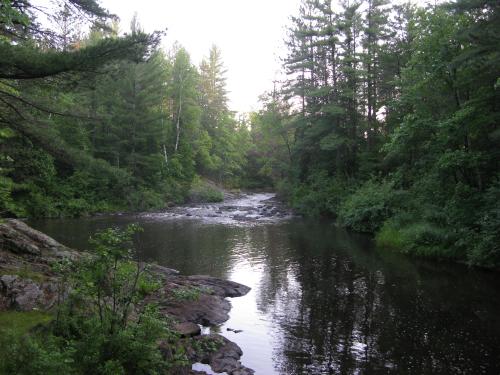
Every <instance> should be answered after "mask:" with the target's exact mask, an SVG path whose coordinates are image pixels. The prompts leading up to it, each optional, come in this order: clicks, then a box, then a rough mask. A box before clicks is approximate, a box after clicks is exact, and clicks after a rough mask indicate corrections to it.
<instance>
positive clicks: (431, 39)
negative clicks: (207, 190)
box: [249, 0, 500, 267]
mask: <svg viewBox="0 0 500 375" xmlns="http://www.w3.org/2000/svg"><path fill="white" fill-rule="evenodd" d="M287 46H288V51H289V53H288V57H287V58H286V60H285V63H284V66H285V69H286V72H287V73H288V77H289V78H288V79H287V80H286V81H285V82H283V83H282V85H281V87H280V88H279V90H276V89H275V90H274V92H273V93H272V94H270V95H268V96H267V97H265V98H264V107H263V109H262V110H261V111H260V112H258V113H255V114H254V115H253V117H252V123H251V125H252V132H251V135H252V139H253V141H254V144H255V146H253V147H254V149H253V150H258V151H254V152H253V153H252V152H251V153H250V154H249V165H250V166H252V168H251V169H250V172H251V173H253V174H254V175H255V176H256V178H260V179H265V178H267V179H271V180H272V181H274V183H275V184H276V185H277V186H278V187H279V189H280V191H281V193H282V194H283V195H284V196H285V197H287V199H288V200H289V201H290V202H291V203H292V204H293V205H294V206H295V207H296V208H297V209H298V210H299V211H301V212H303V213H304V214H307V215H329V216H333V217H336V218H337V221H338V222H339V224H341V225H343V226H346V227H348V228H351V229H354V230H357V231H362V232H371V233H373V232H375V233H377V240H378V243H379V244H380V245H381V246H386V247H393V248H396V249H399V250H403V251H405V252H407V253H409V254H419V255H429V256H433V257H443V258H452V259H456V260H459V261H465V262H468V263H470V264H476V265H482V266H488V267H498V266H499V265H500V248H499V244H500V241H499V240H500V237H499V234H500V189H499V179H500V174H499V171H500V170H499V160H500V147H499V146H500V128H499V123H500V84H499V82H500V81H499V79H500V5H499V3H498V2H496V1H489V0H458V1H457V2H453V3H446V4H441V5H434V6H427V7H416V6H414V5H410V4H404V5H392V4H390V3H389V2H388V1H385V0H358V1H341V2H340V8H339V7H338V6H335V7H334V6H332V2H331V1H330V0H304V1H303V2H302V4H301V6H300V11H299V14H298V15H297V16H296V17H294V18H293V19H292V26H291V27H290V29H289V38H288V41H287Z"/></svg>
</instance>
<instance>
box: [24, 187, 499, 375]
mask: <svg viewBox="0 0 500 375" xmlns="http://www.w3.org/2000/svg"><path fill="white" fill-rule="evenodd" d="M264 198H268V197H263V196H262V197H261V196H253V197H249V198H247V199H246V200H245V201H244V202H241V204H242V205H244V206H246V207H248V205H258V204H261V202H260V200H261V199H264ZM237 203H238V202H237ZM200 209H203V210H205V211H207V212H215V211H217V212H220V208H218V207H203V208H200V207H193V208H190V209H186V212H185V213H189V212H195V211H196V210H200ZM205 211H204V212H205ZM189 215H190V216H189V217H186V216H185V215H184V214H182V213H181V212H178V213H177V214H176V215H171V214H155V215H136V216H114V217H98V218H91V219H72V220H67V219H66V220H46V221H41V222H32V223H31V224H33V225H34V226H35V227H36V228H38V229H40V230H42V231H45V232H46V233H48V234H50V235H52V236H54V237H55V238H57V239H58V240H60V241H61V242H63V243H65V244H67V245H69V246H72V247H76V248H80V249H84V248H86V246H87V237H88V236H89V234H91V233H93V232H94V231H95V230H97V229H99V228H105V227H109V226H122V225H126V224H127V223H130V222H139V223H140V224H141V225H142V226H143V227H144V232H143V233H141V234H140V235H139V236H138V238H137V247H138V250H139V254H140V257H141V258H143V259H146V260H154V261H156V262H158V263H159V264H162V265H165V266H169V267H172V268H176V269H178V270H180V271H181V272H182V273H185V274H211V275H214V276H219V277H223V278H229V279H231V280H234V281H238V282H241V283H243V284H246V285H248V286H250V287H252V291H251V292H250V293H249V294H248V295H247V296H245V297H241V298H235V299H232V304H233V309H232V310H231V318H230V320H229V321H228V322H226V323H225V324H224V325H223V326H221V327H216V328H214V330H219V331H220V332H221V333H222V334H223V335H225V336H226V337H228V338H229V339H231V340H233V341H235V342H236V343H238V344H239V345H240V346H241V348H242V349H243V352H244V355H243V357H242V362H243V363H244V364H245V365H246V366H248V367H250V368H253V369H255V370H256V373H257V374H264V375H268V374H500V298H499V297H500V293H499V292H500V275H498V274H495V273H488V272H481V271H478V270H469V269H467V268H465V267H462V266H458V265H449V264H442V263H434V262H423V261H417V260H413V259H409V258H406V257H402V256H397V255H395V254H390V253H387V252H380V251H376V250H375V249H374V248H373V244H372V242H371V240H370V239H369V238H368V237H364V236H357V235H353V234H348V233H346V232H344V231H342V230H339V229H336V228H335V227H334V226H332V225H331V224H330V223H322V222H308V221H304V220H300V219H288V220H285V219H276V220H273V219H272V218H271V219H265V220H260V219H258V215H257V221H255V220H254V221H238V220H232V219H231V217H229V216H228V215H226V214H224V213H222V214H220V215H219V217H215V216H214V215H206V214H205V213H204V214H203V215H198V216H196V215H193V216H191V214H189ZM249 216H252V218H254V217H255V215H249ZM227 328H232V329H239V330H243V332H241V333H238V334H235V333H233V332H231V331H227Z"/></svg>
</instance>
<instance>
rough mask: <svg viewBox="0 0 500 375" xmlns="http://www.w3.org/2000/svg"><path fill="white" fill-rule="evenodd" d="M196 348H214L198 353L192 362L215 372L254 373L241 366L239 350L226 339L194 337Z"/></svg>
mask: <svg viewBox="0 0 500 375" xmlns="http://www.w3.org/2000/svg"><path fill="white" fill-rule="evenodd" d="M195 341H198V345H196V346H197V347H201V348H215V350H213V351H201V352H200V351H198V352H196V353H194V356H193V358H192V360H195V361H199V362H202V363H206V364H209V365H210V366H211V367H212V370H213V371H215V372H225V373H227V374H229V375H237V374H238V375H252V374H254V371H253V370H251V369H249V368H247V367H245V366H243V365H242V364H241V362H240V358H241V356H242V355H243V352H242V350H241V348H240V347H239V346H238V345H236V344H235V343H234V342H232V341H229V340H228V339H227V338H225V337H223V336H221V335H217V334H210V335H203V336H198V337H195Z"/></svg>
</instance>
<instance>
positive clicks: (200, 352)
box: [0, 220, 254, 375]
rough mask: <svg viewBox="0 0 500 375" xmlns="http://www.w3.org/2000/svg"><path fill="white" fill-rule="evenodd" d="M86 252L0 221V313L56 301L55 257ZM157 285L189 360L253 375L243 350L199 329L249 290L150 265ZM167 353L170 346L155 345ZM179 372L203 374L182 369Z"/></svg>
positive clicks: (219, 319) (224, 315) (152, 298)
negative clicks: (241, 360) (243, 361)
mask: <svg viewBox="0 0 500 375" xmlns="http://www.w3.org/2000/svg"><path fill="white" fill-rule="evenodd" d="M82 256H85V253H81V252H77V251H75V250H72V249H70V248H68V247H66V246H64V245H62V244H61V243H59V242H57V241H55V240H54V239H53V238H51V237H49V236H46V235H45V234H43V233H41V232H39V231H37V230H35V229H33V228H31V227H29V226H28V225H26V224H25V223H24V222H22V221H19V220H5V221H4V222H2V223H0V311H6V310H18V311H31V310H33V309H37V310H41V311H50V309H52V308H53V307H54V306H55V304H56V303H57V298H58V297H57V296H58V293H57V288H58V279H59V275H58V274H57V273H55V272H54V271H53V269H52V267H51V264H52V263H53V262H54V261H57V260H60V259H63V258H68V259H73V260H74V259H78V258H80V257H82ZM150 270H151V272H152V273H154V274H155V275H156V276H157V278H158V279H159V280H160V281H161V287H160V288H159V289H158V290H156V291H155V292H153V293H152V294H151V295H149V296H147V298H146V301H145V302H146V303H149V302H154V303H156V304H157V305H158V306H159V309H160V311H161V312H162V313H163V314H165V315H168V316H169V318H170V319H171V320H172V321H174V324H173V329H174V330H175V331H177V332H178V333H179V335H180V336H181V337H182V340H183V341H182V344H183V345H184V347H186V348H187V355H188V358H189V360H190V361H191V362H192V363H197V362H201V363H205V364H209V365H210V366H211V368H212V370H213V371H214V372H217V373H221V372H225V373H227V374H230V375H231V374H233V375H245V374H253V373H254V372H253V371H252V370H251V369H248V368H246V367H245V366H243V365H242V364H241V362H240V357H241V355H242V351H241V349H240V348H239V347H238V346H237V345H236V344H235V343H233V342H231V341H229V340H228V339H226V338H225V337H223V336H221V335H218V334H216V333H210V334H207V335H203V334H201V327H213V326H217V325H219V324H221V323H223V322H224V321H226V320H227V319H228V318H229V315H228V314H229V311H230V309H231V304H230V302H229V301H228V300H227V299H226V298H227V297H239V296H243V295H245V294H246V293H248V291H249V290H250V288H248V287H246V286H244V285H242V284H238V283H235V282H232V281H228V280H222V279H218V278H215V277H211V276H204V275H197V276H185V275H180V274H179V273H178V272H177V271H175V270H172V269H169V268H166V267H162V266H158V265H151V267H150ZM159 345H160V348H161V349H162V353H163V354H164V355H165V356H166V357H169V356H170V355H172V353H171V351H172V348H171V347H170V346H169V345H167V344H166V343H159ZM179 371H180V372H179V374H181V373H184V374H189V373H192V374H204V372H200V371H193V370H190V369H187V368H186V369H181V370H179Z"/></svg>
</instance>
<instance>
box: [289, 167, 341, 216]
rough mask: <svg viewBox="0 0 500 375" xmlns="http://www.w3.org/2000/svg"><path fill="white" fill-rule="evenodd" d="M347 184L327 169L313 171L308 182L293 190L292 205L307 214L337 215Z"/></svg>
mask: <svg viewBox="0 0 500 375" xmlns="http://www.w3.org/2000/svg"><path fill="white" fill-rule="evenodd" d="M347 184H348V182H347V181H344V180H342V179H340V178H334V177H330V176H328V174H327V172H326V171H319V172H316V173H312V174H311V175H310V176H309V178H308V179H307V182H306V183H303V184H300V185H298V186H297V187H295V188H294V189H293V190H292V193H291V195H292V197H291V201H292V206H293V208H294V209H296V210H297V212H299V213H301V214H303V215H305V216H310V217H318V216H336V215H337V212H338V208H339V206H340V204H341V202H342V199H343V197H344V196H345V195H346V191H347Z"/></svg>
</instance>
